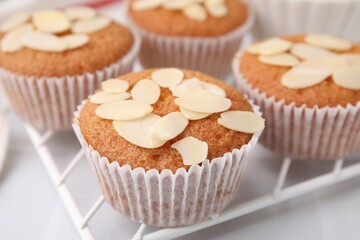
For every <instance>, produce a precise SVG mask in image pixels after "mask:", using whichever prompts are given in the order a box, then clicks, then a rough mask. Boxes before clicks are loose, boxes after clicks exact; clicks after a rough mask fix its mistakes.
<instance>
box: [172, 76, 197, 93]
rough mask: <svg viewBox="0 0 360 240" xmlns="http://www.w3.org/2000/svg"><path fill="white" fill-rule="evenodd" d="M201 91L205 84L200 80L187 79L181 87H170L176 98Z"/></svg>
mask: <svg viewBox="0 0 360 240" xmlns="http://www.w3.org/2000/svg"><path fill="white" fill-rule="evenodd" d="M201 89H203V84H202V82H200V80H199V79H198V78H190V79H186V80H184V81H183V82H182V83H180V84H179V85H175V86H172V87H170V91H171V92H172V94H173V96H174V97H181V96H184V95H186V94H189V93H192V92H195V91H197V90H201Z"/></svg>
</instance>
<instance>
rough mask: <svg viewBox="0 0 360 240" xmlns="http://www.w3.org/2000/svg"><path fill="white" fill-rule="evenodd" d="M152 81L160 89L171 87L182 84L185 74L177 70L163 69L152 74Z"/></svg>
mask: <svg viewBox="0 0 360 240" xmlns="http://www.w3.org/2000/svg"><path fill="white" fill-rule="evenodd" d="M151 79H152V80H154V81H155V82H156V83H157V84H159V86H160V87H164V88H165V87H171V86H174V85H177V84H179V83H181V81H182V80H183V79H184V73H183V72H182V71H181V70H180V69H177V68H162V69H160V70H156V71H154V72H153V73H152V74H151Z"/></svg>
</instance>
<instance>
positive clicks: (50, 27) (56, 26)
mask: <svg viewBox="0 0 360 240" xmlns="http://www.w3.org/2000/svg"><path fill="white" fill-rule="evenodd" d="M32 22H33V24H34V25H35V27H36V29H37V30H40V31H42V32H47V33H61V32H65V31H67V30H69V29H70V25H71V24H70V21H69V19H68V18H67V17H66V15H65V14H63V13H62V12H60V11H56V10H48V11H41V12H37V13H34V15H33V17H32Z"/></svg>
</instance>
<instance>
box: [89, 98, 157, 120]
mask: <svg viewBox="0 0 360 240" xmlns="http://www.w3.org/2000/svg"><path fill="white" fill-rule="evenodd" d="M152 111H153V108H152V107H151V106H150V105H149V104H145V103H141V102H138V101H134V100H123V101H117V102H110V103H105V104H103V105H100V106H98V107H97V108H96V110H95V114H96V115H97V116H98V117H100V118H103V119H109V120H134V119H139V118H142V117H144V116H145V115H147V114H149V113H151V112H152Z"/></svg>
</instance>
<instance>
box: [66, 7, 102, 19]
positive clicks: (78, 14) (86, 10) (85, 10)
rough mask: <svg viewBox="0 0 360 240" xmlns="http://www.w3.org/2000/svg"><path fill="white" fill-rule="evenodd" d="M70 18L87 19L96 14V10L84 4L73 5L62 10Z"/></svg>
mask: <svg viewBox="0 0 360 240" xmlns="http://www.w3.org/2000/svg"><path fill="white" fill-rule="evenodd" d="M64 12H65V15H66V16H67V17H68V18H69V19H70V20H78V19H89V18H94V17H95V16H96V11H95V10H94V9H92V8H90V7H86V6H74V7H69V8H66V9H65V10H64Z"/></svg>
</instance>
